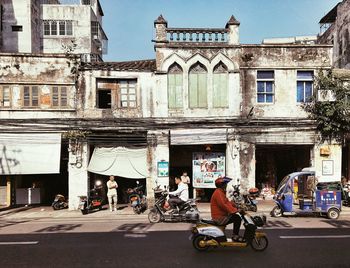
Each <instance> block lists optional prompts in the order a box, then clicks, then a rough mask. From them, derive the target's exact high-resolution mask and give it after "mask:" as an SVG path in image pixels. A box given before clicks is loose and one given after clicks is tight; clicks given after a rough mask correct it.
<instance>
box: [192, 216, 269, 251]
mask: <svg viewBox="0 0 350 268" xmlns="http://www.w3.org/2000/svg"><path fill="white" fill-rule="evenodd" d="M239 215H240V216H241V218H242V222H243V226H244V228H245V231H244V239H245V242H236V241H233V240H232V239H231V238H227V236H226V235H225V227H226V226H222V225H218V224H217V223H216V222H214V221H212V220H204V219H201V220H200V221H199V222H198V223H197V224H196V226H194V227H193V228H192V235H191V237H190V240H192V245H193V247H194V248H195V249H196V250H198V251H206V250H208V249H209V248H217V247H247V246H251V247H252V249H254V250H255V251H264V250H265V249H266V248H267V246H268V239H267V236H266V234H265V233H264V232H262V230H260V229H258V227H262V226H264V225H265V224H266V217H265V216H250V215H249V214H239Z"/></svg>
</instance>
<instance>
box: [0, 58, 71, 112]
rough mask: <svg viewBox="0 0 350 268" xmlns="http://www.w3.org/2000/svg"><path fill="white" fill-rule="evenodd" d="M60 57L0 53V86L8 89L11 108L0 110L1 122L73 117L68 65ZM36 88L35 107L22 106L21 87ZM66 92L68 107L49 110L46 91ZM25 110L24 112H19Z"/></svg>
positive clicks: (49, 100)
mask: <svg viewBox="0 0 350 268" xmlns="http://www.w3.org/2000/svg"><path fill="white" fill-rule="evenodd" d="M67 61H68V59H67V58H66V57H64V56H63V55H51V56H50V55H45V56H44V55H29V54H16V55H10V54H0V85H1V86H8V87H9V88H10V90H11V94H10V96H11V107H2V108H1V110H0V118H1V119H20V118H61V117H63V118H65V117H73V116H74V111H75V102H76V89H75V82H74V79H75V78H74V76H73V75H72V74H71V67H72V66H71V65H69V64H68V62H67ZM33 85H36V86H38V89H39V106H38V107H30V108H28V107H24V106H23V87H24V86H33ZM52 86H65V87H67V89H68V96H67V98H68V107H65V108H61V109H58V108H57V107H56V108H54V107H52V103H51V93H50V88H51V87H52ZM23 111H25V112H23Z"/></svg>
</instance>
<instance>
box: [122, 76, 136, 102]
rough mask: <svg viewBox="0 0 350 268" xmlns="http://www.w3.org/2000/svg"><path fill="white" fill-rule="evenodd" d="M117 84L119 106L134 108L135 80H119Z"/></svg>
mask: <svg viewBox="0 0 350 268" xmlns="http://www.w3.org/2000/svg"><path fill="white" fill-rule="evenodd" d="M118 84H119V89H120V90H119V103H120V107H121V108H136V80H120V81H119V83H118Z"/></svg>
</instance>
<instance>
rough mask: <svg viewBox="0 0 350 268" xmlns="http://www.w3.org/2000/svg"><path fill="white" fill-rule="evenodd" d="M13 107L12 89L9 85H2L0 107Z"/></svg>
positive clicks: (0, 88)
mask: <svg viewBox="0 0 350 268" xmlns="http://www.w3.org/2000/svg"><path fill="white" fill-rule="evenodd" d="M7 107H11V90H10V87H9V86H2V87H1V86H0V108H7Z"/></svg>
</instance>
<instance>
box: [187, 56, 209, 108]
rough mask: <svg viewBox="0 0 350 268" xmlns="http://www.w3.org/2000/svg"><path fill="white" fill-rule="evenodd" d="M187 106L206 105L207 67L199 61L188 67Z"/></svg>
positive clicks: (202, 106)
mask: <svg viewBox="0 0 350 268" xmlns="http://www.w3.org/2000/svg"><path fill="white" fill-rule="evenodd" d="M188 89H189V94H188V98H189V106H190V108H206V107H207V69H206V68H205V66H204V65H203V64H201V63H199V62H197V63H196V64H194V65H193V66H192V67H191V69H190V75H189V87H188Z"/></svg>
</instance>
